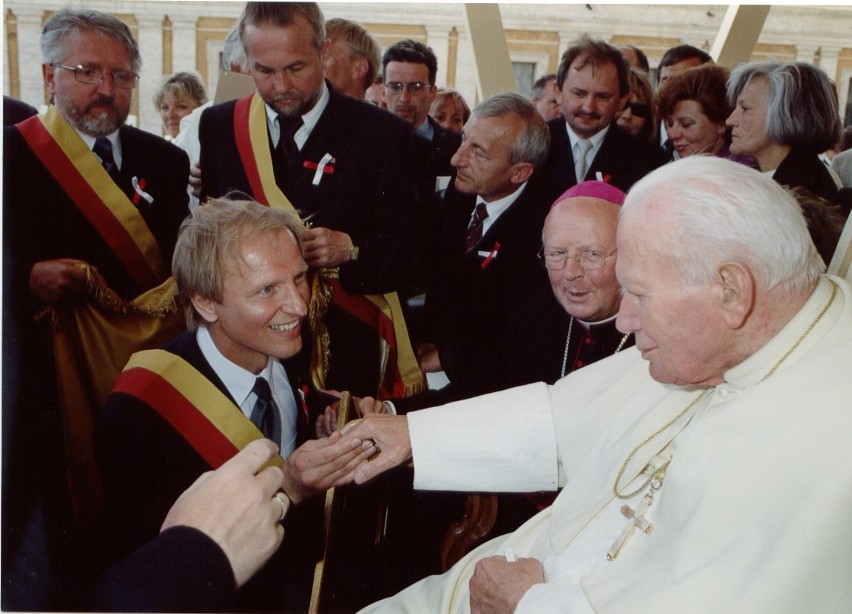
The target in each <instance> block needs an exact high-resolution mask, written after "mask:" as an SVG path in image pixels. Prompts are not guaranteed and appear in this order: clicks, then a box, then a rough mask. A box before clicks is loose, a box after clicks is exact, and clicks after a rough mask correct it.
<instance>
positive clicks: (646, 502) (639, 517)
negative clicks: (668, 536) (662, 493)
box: [606, 479, 663, 561]
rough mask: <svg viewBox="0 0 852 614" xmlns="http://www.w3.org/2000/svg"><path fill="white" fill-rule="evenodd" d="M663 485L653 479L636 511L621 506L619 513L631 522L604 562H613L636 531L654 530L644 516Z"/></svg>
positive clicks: (627, 506) (647, 531)
mask: <svg viewBox="0 0 852 614" xmlns="http://www.w3.org/2000/svg"><path fill="white" fill-rule="evenodd" d="M662 485H663V482H662V480H660V479H654V480H652V481H651V490H649V491H648V493H647V494H646V495H645V496H644V497H642V501H641V503H639V505H638V506H636V511H634V510H633V508H631V507H630V506H629V505H622V506H621V513H622V515H623V516H625V517H626V518H627V519H629V520H632V521H633V522H631V523H630V524H629V525H627V526H626V527H625V528H624V531H623V532H622V533H621V535H620V536H619V537H618V539H617V540H615V543H614V544H613V545H612V547H611V548H610V549H609V552H607V553H606V560H608V561H612V560H615V557H617V556H618V554H619V552H621V549H622V548H624V545H625V544H626V543H627V541H628V540H629V539H630V537H631V536H632V535H633V533H635V532H636V529H640V530H641V531H643V532H644V533H650V532H651V531H653V530H654V525H653V523H651V522H650V521H649V520H648V519H647V518H645V514H647V513H648V510H649V509H651V505H652V504H653V503H654V494H655V493H656V492H657V491H658V490H659V489H660V487H661V486H662Z"/></svg>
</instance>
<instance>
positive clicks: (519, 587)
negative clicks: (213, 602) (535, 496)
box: [348, 156, 852, 614]
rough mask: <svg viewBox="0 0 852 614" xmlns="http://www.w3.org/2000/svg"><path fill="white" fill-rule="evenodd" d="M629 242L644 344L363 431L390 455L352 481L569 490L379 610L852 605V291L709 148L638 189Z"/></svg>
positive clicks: (760, 191) (623, 272)
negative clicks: (410, 465)
mask: <svg viewBox="0 0 852 614" xmlns="http://www.w3.org/2000/svg"><path fill="white" fill-rule="evenodd" d="M617 245H618V261H617V274H618V278H619V281H620V282H621V284H622V286H623V292H624V296H623V300H622V303H621V311H620V312H619V315H618V327H619V329H620V330H622V331H624V332H632V333H634V334H635V335H636V347H635V348H634V349H630V350H624V351H622V352H620V353H619V354H617V355H615V356H613V357H612V358H609V359H607V360H603V361H601V362H598V363H596V364H593V365H590V366H588V367H585V368H583V369H581V370H580V371H577V372H575V373H572V374H570V375H569V376H568V377H566V378H564V379H563V380H560V381H559V382H557V383H556V385H554V386H546V385H544V384H535V385H530V386H523V387H520V388H514V389H511V390H507V391H504V392H500V393H496V394H492V395H488V396H483V397H479V398H475V399H470V400H467V401H462V402H458V403H453V404H450V405H446V406H443V407H439V408H432V409H427V410H423V411H420V412H414V413H410V414H408V415H407V416H387V415H367V416H366V418H365V419H364V420H362V421H361V422H360V423H358V424H357V425H356V426H355V427H354V428H352V429H351V430H350V431H348V433H349V434H350V436H353V437H359V438H361V439H367V438H372V439H373V440H374V441H375V442H376V443H377V445H378V446H379V447H380V448H381V449H382V452H381V454H379V455H378V456H377V457H376V458H375V459H374V460H372V461H370V462H369V463H365V464H364V465H362V466H361V467H360V468H359V469H358V471H357V472H356V474H355V476H354V477H355V481H356V482H359V483H360V482H364V481H366V480H368V479H370V478H372V477H373V476H375V475H377V474H378V473H381V472H382V471H384V470H386V469H389V468H390V467H393V466H396V465H398V464H400V463H404V462H407V461H409V460H412V459H413V462H414V468H415V483H414V485H415V487H416V488H419V489H441V490H448V489H450V490H460V491H536V490H546V489H551V490H553V489H556V488H557V487H563V490H562V492H561V493H560V494H559V497H558V498H557V499H556V501H555V503H554V504H553V506H552V507H550V508H549V509H546V510H544V511H542V512H541V513H540V514H538V515H537V516H535V517H534V518H532V519H531V520H530V521H529V522H527V523H526V524H525V525H524V526H522V527H521V528H520V529H518V530H517V531H516V532H514V533H512V534H510V535H506V536H503V537H499V538H496V539H494V540H492V541H490V542H488V543H486V544H484V545H482V546H481V547H479V548H478V549H476V550H474V551H473V552H471V553H470V554H469V555H468V556H466V557H465V558H464V559H462V560H461V561H460V562H459V563H458V564H457V565H455V566H454V567H453V568H452V569H450V571H448V572H447V573H445V574H443V575H441V576H432V577H429V578H426V579H424V580H422V581H421V582H419V583H417V584H415V585H413V586H411V587H409V588H408V589H406V590H405V591H403V592H401V593H399V594H398V595H396V596H394V597H391V598H390V599H386V600H385V601H381V602H379V603H377V604H375V605H373V606H371V607H369V608H367V610H366V611H370V612H373V611H376V612H394V613H397V612H467V611H473V612H512V611H517V612H534V613H536V614H540V613H543V612H593V611H594V612H631V613H635V612H679V613H681V612H773V613H777V612H850V611H852V522H851V521H850V513H852V453H850V438H852V377H850V375H849V373H850V369H851V368H852V289H850V285H849V284H848V283H847V282H846V281H845V280H842V279H839V278H834V277H829V276H825V275H821V272H822V271H823V270H824V264H823V263H822V261H821V259H820V257H819V256H818V255H817V252H816V250H815V249H814V247H813V244H812V242H811V240H810V237H809V235H808V230H807V227H806V224H805V221H804V219H803V217H802V215H801V212H800V210H799V206H798V205H797V204H796V201H795V200H794V199H793V198H792V197H791V196H790V195H789V194H788V193H787V192H786V191H785V190H784V189H783V188H781V187H780V186H779V185H778V184H776V183H775V182H774V181H772V180H771V179H770V178H768V177H765V176H762V175H761V174H760V173H758V172H756V171H754V170H752V169H750V168H747V167H745V166H741V165H737V164H735V163H732V162H729V161H726V160H722V159H719V158H715V157H704V156H694V157H690V158H686V159H683V160H680V161H677V162H675V163H672V164H669V165H667V166H665V167H663V168H661V169H659V170H657V171H655V172H654V173H652V174H650V175H649V176H647V177H646V178H645V179H643V180H642V181H641V182H639V183H638V184H636V185H635V186H634V187H633V189H632V190H631V191H630V193H629V194H628V196H627V200H626V202H625V204H624V207H623V210H622V212H621V219H620V222H619V227H618V242H617ZM646 363H647V364H646ZM513 559H515V560H514V561H513Z"/></svg>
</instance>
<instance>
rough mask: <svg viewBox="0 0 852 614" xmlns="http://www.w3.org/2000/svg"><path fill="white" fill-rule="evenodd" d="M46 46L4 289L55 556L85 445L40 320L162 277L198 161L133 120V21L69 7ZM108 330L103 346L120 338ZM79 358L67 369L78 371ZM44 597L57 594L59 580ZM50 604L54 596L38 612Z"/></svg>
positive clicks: (25, 130) (49, 27)
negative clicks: (70, 418) (67, 408)
mask: <svg viewBox="0 0 852 614" xmlns="http://www.w3.org/2000/svg"><path fill="white" fill-rule="evenodd" d="M41 51H42V61H43V64H42V75H43V77H44V82H45V86H46V88H47V91H48V92H49V93H50V94H51V96H52V98H53V104H52V105H50V106H49V107H48V109H47V111H46V112H45V113H43V114H41V115H39V116H36V117H32V118H30V119H29V120H27V121H24V122H22V123H19V124H17V125H15V126H10V127H6V128H4V138H3V215H4V223H3V228H4V247H5V250H4V255H5V256H6V257H7V258H8V262H4V265H5V266H6V268H5V271H4V272H5V273H6V274H7V275H9V276H10V277H9V285H8V286H7V287H10V288H13V289H14V292H12V293H11V294H10V296H7V297H6V298H7V299H8V300H9V301H10V302H11V304H12V308H13V313H14V316H13V317H14V321H15V324H16V326H17V331H16V332H17V336H18V338H19V339H26V340H27V343H26V344H22V347H21V355H20V357H19V358H20V363H19V364H18V369H19V373H20V380H19V384H20V389H19V396H18V399H19V404H18V405H19V406H18V407H16V409H15V411H16V412H19V415H20V416H21V419H22V420H23V421H25V422H26V423H27V425H28V428H29V429H31V430H32V431H33V437H35V438H36V439H34V440H33V441H34V442H36V443H34V444H33V447H34V448H35V449H38V450H40V451H41V452H40V453H39V454H37V455H36V459H35V461H34V462H35V464H34V465H33V466H32V468H31V471H30V473H28V474H27V475H28V476H39V478H38V479H33V480H31V482H32V485H31V486H32V488H33V490H36V491H38V490H39V489H44V491H45V493H47V494H46V496H45V505H46V508H45V512H46V516H47V526H48V527H49V529H50V531H49V533H48V536H47V541H48V544H47V547H48V550H49V556H50V557H54V556H60V550H59V548H58V545H59V544H63V545H64V544H67V535H68V534H69V531H68V530H66V529H67V523H68V520H69V517H70V516H69V508H68V505H69V501H68V497H67V496H66V494H65V492H64V490H65V486H66V474H67V473H68V467H67V466H66V463H68V462H69V461H68V458H70V457H71V456H72V454H73V453H74V451H75V450H76V448H73V446H72V445H71V444H70V443H69V442H68V441H67V440H66V441H65V446H64V449H63V444H62V440H61V438H62V436H63V432H62V428H63V427H62V425H61V424H60V419H59V412H58V409H57V404H58V400H57V391H56V387H57V385H56V375H55V372H56V369H55V366H54V356H53V348H52V347H51V344H49V343H46V342H44V339H45V330H44V329H43V327H41V326H36V324H35V323H34V322H33V317H34V316H35V315H36V314H37V313H38V312H40V311H41V310H43V309H44V308H52V309H54V310H55V311H54V314H56V315H57V317H58V318H60V319H64V318H67V317H68V316H69V315H70V314H71V313H72V311H76V310H77V309H84V308H86V307H87V306H89V305H90V304H91V303H92V301H91V300H86V297H87V292H88V288H87V277H88V275H89V272H90V271H96V272H97V273H100V275H101V276H102V277H103V279H104V280H105V282H106V284H107V285H108V286H109V288H110V289H112V290H113V291H114V292H115V293H116V294H117V295H118V297H119V299H123V300H129V299H133V298H136V297H137V296H139V295H140V294H141V293H143V292H145V291H148V290H150V289H152V288H155V287H157V286H159V285H160V284H162V283H163V282H164V281H165V280H166V279H167V278H168V277H169V271H168V264H167V263H168V262H169V260H170V259H171V256H172V251H173V249H174V245H175V240H176V237H177V230H178V227H179V225H180V222H181V220H182V219H183V218H184V217H185V216H186V214H187V212H188V210H187V193H186V177H187V175H188V172H189V163H188V161H187V157H186V155H185V154H184V153H183V152H182V151H181V150H180V149H178V148H177V147H174V146H173V145H170V144H169V143H166V142H165V141H164V140H163V139H161V138H160V137H158V136H154V135H152V134H149V133H147V132H143V131H141V130H138V129H136V128H132V127H130V126H125V125H124V122H125V120H126V119H127V116H128V113H129V111H130V102H131V97H132V94H133V90H134V89H135V88H136V86H137V83H138V80H139V71H140V68H141V58H140V54H139V48H138V46H137V44H136V41H135V40H134V39H133V36H132V34H131V32H130V29H129V28H128V27H127V26H126V25H125V24H123V23H122V22H120V21H119V20H117V19H115V18H114V17H111V16H109V15H106V14H104V13H100V12H98V11H92V10H87V9H72V8H66V9H62V10H59V11H57V12H56V13H55V14H53V15H52V16H51V17H50V18H49V19H48V20H47V21H46V22H45V24H44V29H43V31H42V36H41ZM69 319H70V318H69ZM64 321H65V320H63V322H64ZM178 324H179V321H178ZM64 328H65V329H66V330H67V329H68V326H64ZM51 332H52V331H51ZM107 339H108V343H107V344H106V345H108V344H109V343H110V342H111V341H112V339H111V338H107ZM100 349H101V347H98V350H100ZM74 363H79V364H82V363H87V361H86V360H82V359H79V358H78V359H77V360H76V361H74ZM79 364H71V363H70V362H69V363H68V364H59V365H57V366H58V367H59V368H60V370H61V371H66V372H67V371H68V370H70V369H75V368H76V367H77V366H79ZM83 366H85V365H83ZM108 385H109V384H107V387H108ZM82 430H85V427H84V428H83V429H82ZM48 434H52V435H55V436H56V440H54V439H53V437H52V436H48ZM65 435H67V433H65ZM89 447H90V446H89ZM82 449H83V450H85V449H86V446H85V445H84V446H83V448H82ZM74 477H75V483H74V488H75V493H74V496H75V498H74V501H75V503H77V504H79V505H81V506H83V507H84V506H85V503H91V502H92V501H91V500H90V499H88V491H87V489H86V488H85V486H84V483H83V480H82V478H81V476H80V475H76V474H75V476H74ZM87 483H90V482H87ZM4 495H7V496H4V501H6V500H9V501H15V502H16V506H17V510H16V511H17V512H22V510H24V509H26V507H27V502H26V498H27V496H26V494H24V493H21V492H14V493H12V494H11V495H10V493H8V492H6V493H4ZM83 507H81V508H78V511H79V510H81V509H83ZM22 514H23V515H24V516H25V515H26V513H25V512H22ZM4 516H5V514H4ZM54 530H55V531H56V539H57V541H56V542H54V541H53V539H52V538H53V537H54ZM12 533H14V531H13V532H12ZM9 546H10V544H9V543H8V542H4V550H5V551H6V552H12V551H14V548H15V544H11V548H10V547H9ZM54 562H56V563H57V564H56V565H55V568H56V569H61V570H62V571H61V572H60V573H59V574H58V575H57V576H56V577H55V578H54V579H60V580H61V576H64V575H66V574H68V573H69V572H73V571H75V570H76V569H77V568H78V567H79V566H78V565H77V564H76V563H74V564H65V565H63V564H62V563H61V562H59V561H58V560H57V561H54ZM69 584H70V585H69V586H68V587H56V592H57V594H58V595H61V598H62V599H63V600H64V601H63V602H61V604H60V605H58V606H53V607H58V608H59V609H66V608H69V607H71V606H69V605H67V604H68V603H69V602H68V601H67V600H68V599H69V598H70V596H71V595H73V593H74V591H75V590H76V588H77V583H76V582H74V580H73V579H72V580H71V581H70V583H69ZM41 596H42V597H44V598H45V599H48V600H49V599H50V598H51V597H52V594H51V591H50V589H49V588H45V590H44V591H43V592H42V593H41ZM45 607H50V606H47V605H40V606H35V609H43V608H45Z"/></svg>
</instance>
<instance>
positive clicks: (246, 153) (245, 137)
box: [234, 94, 269, 207]
mask: <svg viewBox="0 0 852 614" xmlns="http://www.w3.org/2000/svg"><path fill="white" fill-rule="evenodd" d="M253 97H254V94H251V95H249V96H246V97H245V98H240V99H239V100H238V101H237V104H236V106H234V138H235V139H236V142H237V151H238V152H239V154H240V161H241V162H242V164H243V169H244V170H245V173H246V177H247V178H248V183H249V186H250V187H251V192H252V196H253V197H254V199H255V200H256V201H257V202H259V203H260V204H262V205H266V206H267V207H268V206H269V201H268V199H267V198H266V194H265V192H264V191H263V183H262V182H261V180H260V171H259V170H258V165H257V160H256V159H255V156H254V149H253V148H252V146H251V133H250V131H249V129H248V125H249V115H250V113H249V112H250V111H251V101H252V98H253Z"/></svg>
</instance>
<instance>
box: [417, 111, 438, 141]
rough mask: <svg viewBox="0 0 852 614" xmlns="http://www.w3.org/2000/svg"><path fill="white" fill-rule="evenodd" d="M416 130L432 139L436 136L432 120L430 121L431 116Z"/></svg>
mask: <svg viewBox="0 0 852 614" xmlns="http://www.w3.org/2000/svg"><path fill="white" fill-rule="evenodd" d="M415 132H416V133H417V134H419V135H421V136H425V137H426V138H427V139H429V140H430V141H431V140H432V138H433V137H434V136H435V130H434V129H433V128H432V122H430V121H429V117H428V116H427V117H426V119H424V120H423V123H422V124H420V125H419V126H417V129H416V130H415Z"/></svg>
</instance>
